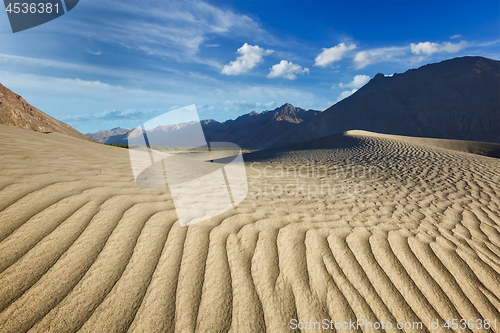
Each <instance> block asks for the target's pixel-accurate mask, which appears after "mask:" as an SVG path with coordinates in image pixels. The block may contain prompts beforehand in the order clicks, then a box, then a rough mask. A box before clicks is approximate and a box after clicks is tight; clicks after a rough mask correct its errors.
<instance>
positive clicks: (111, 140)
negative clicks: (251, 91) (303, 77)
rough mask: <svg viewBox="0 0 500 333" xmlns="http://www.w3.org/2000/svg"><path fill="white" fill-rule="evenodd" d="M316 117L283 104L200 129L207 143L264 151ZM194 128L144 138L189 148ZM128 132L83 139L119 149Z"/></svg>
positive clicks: (160, 130) (172, 128)
mask: <svg viewBox="0 0 500 333" xmlns="http://www.w3.org/2000/svg"><path fill="white" fill-rule="evenodd" d="M319 113H320V111H315V110H305V109H301V108H296V107H294V106H293V105H291V104H289V103H286V104H284V105H282V106H280V107H278V108H276V109H274V110H271V111H263V112H260V113H259V112H255V111H252V112H250V113H248V114H245V115H242V116H240V117H238V118H236V119H234V120H227V121H224V122H222V123H221V122H218V121H216V120H213V119H209V120H202V121H201V126H202V128H203V132H204V134H205V139H206V140H207V141H208V142H232V143H236V144H238V145H239V146H240V147H244V148H246V149H265V148H268V147H270V146H271V145H272V144H273V143H275V141H276V138H277V137H278V136H279V134H280V133H285V132H287V131H289V130H291V131H293V130H295V129H296V128H298V127H299V125H300V124H301V123H303V122H304V121H307V120H310V119H313V118H314V117H315V116H316V115H318V114H319ZM195 126H196V123H195V122H190V123H182V124H175V125H166V126H158V127H156V128H154V129H152V130H150V131H148V138H149V139H150V140H151V141H152V142H153V141H154V142H156V143H157V144H165V145H169V146H189V145H190V142H189V138H190V136H191V135H190V133H191V131H193V130H195V128H196V127H195ZM129 132H131V130H130V129H128V128H122V127H117V128H113V129H111V130H107V131H99V132H96V133H87V135H88V136H89V137H91V138H92V139H94V140H96V141H98V142H101V143H105V144H116V145H119V144H127V141H128V140H127V136H128V135H129Z"/></svg>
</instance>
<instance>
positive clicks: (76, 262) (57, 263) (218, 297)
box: [0, 126, 500, 333]
mask: <svg viewBox="0 0 500 333" xmlns="http://www.w3.org/2000/svg"><path fill="white" fill-rule="evenodd" d="M315 145H316V146H315V147H312V146H307V145H302V146H298V147H297V149H296V150H294V151H281V152H273V153H272V154H271V153H268V152H264V153H262V152H260V153H255V154H252V155H249V156H248V158H249V162H248V167H247V172H248V177H249V181H250V182H251V185H252V186H251V187H250V192H251V193H250V194H249V196H248V197H247V199H246V200H245V201H244V202H243V203H242V204H240V205H239V206H238V207H236V209H233V210H231V211H228V212H226V213H224V214H222V215H220V216H218V217H215V218H213V219H211V220H209V221H206V222H202V223H199V224H196V225H193V226H189V227H186V228H181V227H179V225H178V223H176V214H175V211H174V206H173V203H172V200H171V199H170V194H169V193H166V192H165V191H161V190H146V189H141V188H138V187H137V186H136V185H135V183H134V182H133V178H132V174H131V171H130V166H129V161H128V153H127V150H125V149H120V148H113V147H106V146H102V145H98V144H94V143H90V142H84V141H81V140H78V139H73V138H69V137H67V136H63V135H60V134H41V133H36V132H31V131H25V130H20V129H16V128H10V127H5V126H0V170H1V173H0V332H26V331H29V332H76V331H81V332H126V331H128V332H174V331H175V332H193V331H197V332H227V331H229V332H245V333H246V332H264V331H267V332H287V331H290V330H291V329H290V320H291V319H293V318H294V319H298V320H299V321H301V322H314V321H320V320H322V319H329V320H330V319H331V320H332V321H333V322H340V323H342V322H346V321H347V322H348V321H349V320H356V319H365V320H367V321H372V322H377V321H378V322H381V321H384V322H385V323H387V322H391V323H393V325H394V326H395V325H396V323H397V322H420V321H422V322H423V325H424V330H427V328H426V326H427V325H428V322H429V320H433V321H435V320H436V319H437V320H439V323H440V329H439V331H445V329H444V328H443V324H444V320H447V319H453V318H456V319H461V318H465V319H467V320H469V319H490V320H494V319H497V329H496V330H492V331H496V332H499V331H500V330H499V329H498V326H500V323H498V320H499V319H500V314H499V311H500V299H499V297H500V296H499V295H500V216H499V211H500V209H499V208H500V168H499V167H500V160H498V159H494V158H490V157H484V156H478V155H472V154H468V153H464V152H456V151H452V150H448V149H444V148H440V147H435V146H431V145H429V144H424V143H422V142H418V141H415V142H412V140H411V139H409V138H406V139H401V138H394V137H388V136H382V135H376V134H370V133H367V132H356V131H353V132H348V133H347V134H345V135H340V136H337V137H332V138H329V139H326V140H323V141H322V142H320V143H318V142H316V143H315ZM313 148H315V149H313ZM252 162H260V163H261V164H253V165H252V164H251V163H252ZM303 165H306V166H307V165H309V169H308V171H309V173H308V174H307V175H306V176H307V177H301V175H300V174H296V175H295V177H294V175H293V172H289V173H288V176H287V175H286V172H285V173H283V174H281V173H280V170H283V169H282V168H283V167H285V168H286V167H288V171H291V170H293V168H292V167H294V166H295V169H296V170H300V167H301V166H303ZM266 167H267V169H265V171H266V173H267V175H272V176H273V177H270V178H266V177H265V176H264V174H263V171H264V168H266ZM318 167H319V168H318ZM363 167H365V168H366V169H363ZM370 167H371V169H370ZM375 167H376V168H378V174H376V173H375V171H374V170H377V169H376V168H375ZM348 168H349V169H348ZM353 168H354V173H353V172H352V170H353ZM313 169H314V170H315V171H316V172H315V174H314V175H312V170H313ZM325 169H326V170H327V173H326V174H324V173H323V170H325ZM304 170H305V169H304V168H303V169H302V171H303V173H302V176H303V175H304ZM318 170H320V171H321V172H319V176H318V172H317V171H318ZM363 170H365V171H366V170H372V174H370V175H367V174H363V172H362V171H363ZM259 173H261V175H260V177H258V174H259ZM337 176H338V177H337ZM326 184H328V185H330V187H327V186H326ZM287 185H288V187H287ZM297 185H298V188H297ZM321 185H323V190H324V191H323V193H321V191H320V188H321ZM315 186H317V188H318V191H317V192H314V189H315ZM335 186H336V187H335ZM266 188H267V194H266V193H265V192H264V191H265V190H266ZM301 188H302V189H303V190H301ZM332 188H334V189H335V192H333V191H332V190H331V189H332ZM340 188H343V189H344V192H343V193H341V191H340ZM347 188H349V193H348V191H347ZM280 189H281V190H282V191H281V193H280ZM271 190H274V194H273V193H271V192H270V191H271ZM285 190H286V192H285ZM328 191H329V192H328ZM259 192H260V193H259ZM313 331H315V330H306V332H313ZM325 331H328V330H325ZM340 331H344V330H342V329H341V330H340ZM345 331H349V329H347V330H345ZM357 331H366V332H369V331H381V330H375V329H372V330H370V329H369V328H366V327H365V326H363V327H360V329H359V330H357ZM387 331H397V329H393V330H387ZM403 331H405V332H413V331H415V332H416V331H420V330H418V329H403ZM458 331H464V330H461V329H458ZM465 331H467V329H466V330H465ZM472 331H474V332H483V331H484V330H480V329H476V328H474V329H472ZM490 331H491V330H490Z"/></svg>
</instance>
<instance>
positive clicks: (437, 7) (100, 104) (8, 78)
mask: <svg viewBox="0 0 500 333" xmlns="http://www.w3.org/2000/svg"><path fill="white" fill-rule="evenodd" d="M465 55H480V56H485V57H489V58H492V59H497V60H499V59H500V2H499V1H484V2H482V1H432V2H431V1H394V0H393V1H387V2H379V1H348V2H342V1H326V0H323V1H251V0H247V1H190V0H188V1H184V0H179V1H177V0H173V1H143V0H120V1H118V0H81V1H80V3H79V4H78V6H77V7H75V9H73V10H72V11H71V12H69V13H68V14H66V15H64V16H62V17H60V18H58V19H56V20H54V21H51V22H49V23H46V24H44V25H42V26H39V27H35V28H32V29H30V30H26V31H23V32H19V33H16V34H13V33H12V32H11V30H10V26H9V23H8V19H7V15H6V13H3V14H2V13H0V83H2V84H3V85H5V86H6V87H8V88H9V89H11V90H13V91H14V92H16V93H18V94H21V95H22V96H23V97H24V98H25V99H26V100H27V101H28V102H29V103H31V104H33V105H34V106H36V107H37V108H39V109H41V110H42V111H44V112H45V113H48V114H49V115H51V116H53V117H55V118H58V119H60V120H62V121H64V122H66V123H68V124H70V125H71V126H73V127H75V128H76V129H77V130H79V131H81V132H83V133H87V132H94V131H97V130H100V129H110V128H113V127H118V126H122V127H129V128H133V127H136V126H138V125H140V124H141V123H143V122H145V121H147V120H149V119H151V118H153V117H155V116H157V115H159V114H162V113H164V112H167V111H170V110H173V109H176V108H179V107H183V106H186V105H190V104H196V107H197V109H198V112H199V114H200V118H202V119H208V118H213V119H216V120H219V121H223V120H226V119H230V118H235V117H237V116H239V115H241V114H244V113H248V112H250V111H252V110H256V111H259V112H260V111H263V110H266V109H274V108H275V107H277V106H280V105H282V104H284V103H286V102H289V103H292V104H293V105H295V106H299V107H302V108H306V109H317V110H324V109H325V108H327V107H328V106H330V105H332V104H334V103H336V102H337V101H338V100H340V99H341V98H345V97H347V96H349V95H350V94H352V93H354V92H355V91H356V90H357V89H359V88H360V87H361V86H362V85H363V84H365V83H366V82H367V81H368V80H369V79H370V78H371V77H373V76H374V75H375V74H376V73H378V72H381V73H384V74H386V75H390V74H393V73H396V72H397V73H401V72H404V71H406V70H408V69H410V68H417V67H419V66H422V65H425V64H427V63H432V62H438V61H441V60H444V59H449V58H454V57H459V56H465Z"/></svg>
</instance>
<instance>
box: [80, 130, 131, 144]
mask: <svg viewBox="0 0 500 333" xmlns="http://www.w3.org/2000/svg"><path fill="white" fill-rule="evenodd" d="M128 132H130V128H123V127H116V128H112V129H110V130H104V131H99V132H96V133H86V134H85V135H86V136H88V137H91V138H92V139H94V140H95V141H97V142H100V143H108V144H109V143H113V144H115V143H117V142H121V143H123V142H122V141H123V140H125V141H126V140H127V134H128ZM110 138H113V142H107V141H108V140H109V139H110Z"/></svg>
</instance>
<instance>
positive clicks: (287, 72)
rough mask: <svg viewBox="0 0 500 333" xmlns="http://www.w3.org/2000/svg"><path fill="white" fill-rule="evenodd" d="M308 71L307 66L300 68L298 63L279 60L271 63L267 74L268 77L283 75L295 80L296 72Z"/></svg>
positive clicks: (302, 73)
mask: <svg viewBox="0 0 500 333" xmlns="http://www.w3.org/2000/svg"><path fill="white" fill-rule="evenodd" d="M305 73H309V68H302V67H301V66H300V65H297V64H294V63H291V62H288V61H286V60H281V62H280V63H279V64H276V65H273V67H272V68H271V72H270V73H269V75H267V77H268V78H276V77H284V78H287V79H289V80H295V79H296V78H297V74H299V75H300V74H301V75H304V74H305Z"/></svg>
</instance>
